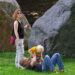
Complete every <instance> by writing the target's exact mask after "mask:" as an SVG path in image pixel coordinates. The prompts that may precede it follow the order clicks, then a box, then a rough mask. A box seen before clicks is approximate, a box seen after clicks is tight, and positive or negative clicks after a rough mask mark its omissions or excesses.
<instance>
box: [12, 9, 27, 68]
mask: <svg viewBox="0 0 75 75" xmlns="http://www.w3.org/2000/svg"><path fill="white" fill-rule="evenodd" d="M22 18H23V14H22V12H21V10H19V9H17V10H15V12H14V14H13V19H14V35H15V38H16V39H15V46H16V58H15V65H16V67H17V68H20V69H22V68H23V67H22V66H21V65H20V64H19V62H20V59H21V58H22V57H23V56H24V25H23V23H22V21H21V19H22ZM25 26H26V25H25Z"/></svg>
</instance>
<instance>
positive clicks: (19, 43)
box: [14, 21, 21, 46]
mask: <svg viewBox="0 0 75 75" xmlns="http://www.w3.org/2000/svg"><path fill="white" fill-rule="evenodd" d="M14 33H15V36H16V39H17V40H18V45H19V46H20V45H21V42H20V39H19V34H18V21H15V22H14Z"/></svg>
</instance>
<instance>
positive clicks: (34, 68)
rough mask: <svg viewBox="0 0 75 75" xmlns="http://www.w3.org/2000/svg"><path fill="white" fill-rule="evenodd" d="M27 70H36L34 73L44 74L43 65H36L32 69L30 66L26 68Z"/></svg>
mask: <svg viewBox="0 0 75 75" xmlns="http://www.w3.org/2000/svg"><path fill="white" fill-rule="evenodd" d="M26 69H28V70H34V71H37V72H42V64H35V66H34V67H31V66H30V65H29V66H26Z"/></svg>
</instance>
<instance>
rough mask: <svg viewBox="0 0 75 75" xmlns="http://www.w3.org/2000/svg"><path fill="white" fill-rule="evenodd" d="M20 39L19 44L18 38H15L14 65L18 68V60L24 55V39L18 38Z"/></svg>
mask: <svg viewBox="0 0 75 75" xmlns="http://www.w3.org/2000/svg"><path fill="white" fill-rule="evenodd" d="M20 41H21V46H19V45H18V40H15V45H16V58H15V65H16V67H18V68H20V67H22V66H21V65H20V60H21V58H22V57H24V39H20Z"/></svg>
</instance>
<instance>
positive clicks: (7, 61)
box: [0, 52, 75, 75]
mask: <svg viewBox="0 0 75 75" xmlns="http://www.w3.org/2000/svg"><path fill="white" fill-rule="evenodd" d="M26 56H28V54H27V53H26ZM14 58H15V53H10V52H5V53H0V75H75V59H72V58H70V59H63V62H64V65H65V70H66V72H64V73H59V74H55V73H50V72H35V71H31V70H26V69H23V70H20V69H17V68H16V67H15V65H14ZM56 69H57V70H58V67H57V66H56Z"/></svg>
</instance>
